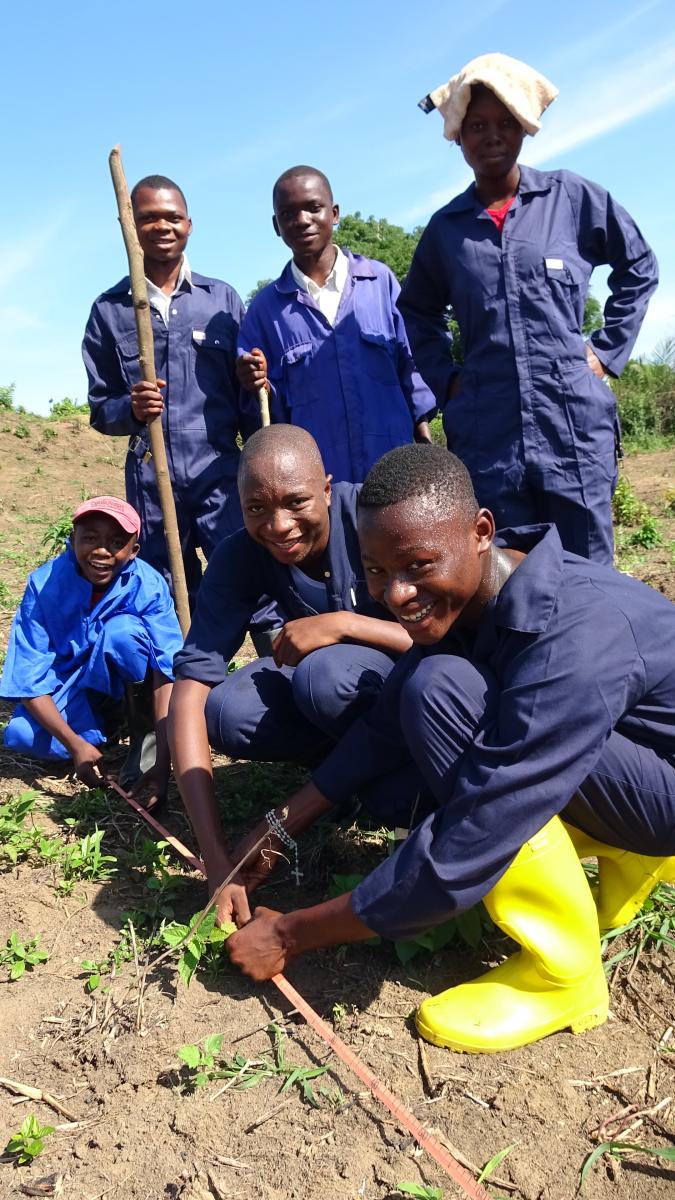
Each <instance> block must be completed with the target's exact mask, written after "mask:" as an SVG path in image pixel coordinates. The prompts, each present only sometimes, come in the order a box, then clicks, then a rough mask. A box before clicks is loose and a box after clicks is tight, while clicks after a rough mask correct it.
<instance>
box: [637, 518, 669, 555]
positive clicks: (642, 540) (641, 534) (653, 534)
mask: <svg viewBox="0 0 675 1200" xmlns="http://www.w3.org/2000/svg"><path fill="white" fill-rule="evenodd" d="M629 541H630V544H631V546H641V547H642V548H643V549H644V550H652V549H653V547H654V546H658V545H660V544H661V542H662V541H663V534H662V533H661V528H660V526H659V522H658V520H657V518H656V517H654V516H652V514H651V513H646V514H645V515H644V516H643V518H642V520H641V521H640V524H639V525H638V527H637V529H635V530H634V531H633V533H632V534H631V535H630V539H629Z"/></svg>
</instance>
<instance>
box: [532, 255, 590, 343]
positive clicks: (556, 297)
mask: <svg viewBox="0 0 675 1200" xmlns="http://www.w3.org/2000/svg"><path fill="white" fill-rule="evenodd" d="M541 271H542V279H543V281H544V300H545V302H546V303H547V304H548V305H550V307H551V309H552V310H554V311H557V312H558V313H559V314H560V316H561V317H562V318H563V320H565V321H566V322H567V329H568V330H569V333H570V334H574V333H579V335H580V334H581V326H582V323H583V318H584V303H585V300H586V289H587V286H588V278H587V276H586V274H585V273H584V271H583V270H582V268H581V267H580V266H578V265H577V264H576V263H574V262H570V261H569V260H568V259H566V258H563V257H559V256H557V255H554V254H550V255H547V256H546V257H545V258H544V261H543V263H542V266H541Z"/></svg>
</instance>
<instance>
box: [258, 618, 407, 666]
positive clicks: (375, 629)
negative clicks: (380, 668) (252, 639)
mask: <svg viewBox="0 0 675 1200" xmlns="http://www.w3.org/2000/svg"><path fill="white" fill-rule="evenodd" d="M339 642H352V643H355V644H357V645H362V646H372V647H373V648H374V649H375V650H384V651H385V652H387V653H389V654H405V651H406V650H409V649H410V647H411V645H412V642H411V640H410V638H409V636H408V634H407V633H406V631H405V629H403V628H402V627H401V626H400V625H399V624H398V621H385V620H380V618H379V617H366V616H363V615H362V614H361V613H354V612H330V613H320V614H319V615H318V616H316V617H299V618H297V620H295V621H287V622H286V624H285V625H284V627H283V629H282V630H281V633H280V634H279V636H278V637H277V639H276V641H275V643H274V661H275V663H276V664H277V666H278V667H280V666H282V665H284V666H287V667H297V665H298V663H299V662H301V661H302V659H303V658H305V656H306V655H307V654H311V652H312V651H313V650H318V649H319V648H320V647H321V646H335V645H337V644H338V643H339Z"/></svg>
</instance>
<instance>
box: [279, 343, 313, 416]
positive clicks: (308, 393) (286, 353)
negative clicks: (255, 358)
mask: <svg viewBox="0 0 675 1200" xmlns="http://www.w3.org/2000/svg"><path fill="white" fill-rule="evenodd" d="M317 359H319V362H318V363H317V361H316V360H317ZM320 372H321V365H320V350H319V351H318V352H315V353H312V343H311V342H297V343H296V345H294V346H288V347H287V348H286V349H285V350H283V351H282V353H281V360H280V362H279V363H277V364H275V363H269V374H270V379H271V381H272V383H274V382H275V381H280V380H281V379H283V381H284V391H285V393H286V397H287V400H288V403H289V405H290V407H291V409H292V410H293V409H296V408H302V407H304V406H305V405H306V404H312V403H313V402H315V401H316V400H319V399H320V395H321V382H320Z"/></svg>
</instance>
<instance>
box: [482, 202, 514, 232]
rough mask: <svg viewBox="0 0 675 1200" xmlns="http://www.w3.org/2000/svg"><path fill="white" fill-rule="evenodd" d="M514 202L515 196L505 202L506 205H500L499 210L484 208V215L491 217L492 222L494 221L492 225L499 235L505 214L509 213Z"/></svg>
mask: <svg viewBox="0 0 675 1200" xmlns="http://www.w3.org/2000/svg"><path fill="white" fill-rule="evenodd" d="M514 200H515V196H512V197H511V199H510V200H507V201H506V204H502V206H501V208H486V210H485V211H486V213H487V214H488V216H489V217H492V220H493V221H494V223H495V225H496V226H497V229H498V230H499V232H500V233H501V231H502V229H503V228H504V222H505V220H506V214H507V212H508V211H509V209H510V207H511V205H512V204H513V201H514Z"/></svg>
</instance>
